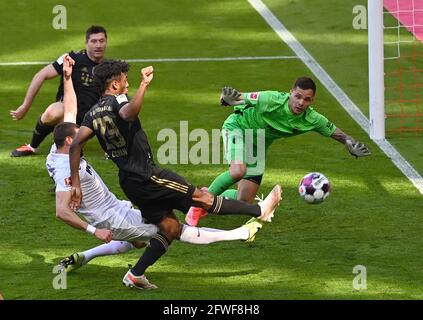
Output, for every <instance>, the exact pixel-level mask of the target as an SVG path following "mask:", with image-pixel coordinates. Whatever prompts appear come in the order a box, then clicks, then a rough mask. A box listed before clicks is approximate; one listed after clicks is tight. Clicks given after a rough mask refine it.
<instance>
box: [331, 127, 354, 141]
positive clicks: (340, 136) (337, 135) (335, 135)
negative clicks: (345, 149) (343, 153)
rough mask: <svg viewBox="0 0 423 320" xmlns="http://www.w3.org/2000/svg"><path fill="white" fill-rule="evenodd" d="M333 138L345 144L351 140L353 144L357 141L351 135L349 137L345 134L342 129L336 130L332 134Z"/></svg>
mask: <svg viewBox="0 0 423 320" xmlns="http://www.w3.org/2000/svg"><path fill="white" fill-rule="evenodd" d="M331 138H332V139H334V140H336V141H338V142H340V143H342V144H345V143H346V142H347V140H351V141H352V142H355V139H354V138H353V137H351V136H349V135H347V134H346V133H345V132H343V131H342V130H341V129H339V128H336V130H335V132H334V133H332V135H331Z"/></svg>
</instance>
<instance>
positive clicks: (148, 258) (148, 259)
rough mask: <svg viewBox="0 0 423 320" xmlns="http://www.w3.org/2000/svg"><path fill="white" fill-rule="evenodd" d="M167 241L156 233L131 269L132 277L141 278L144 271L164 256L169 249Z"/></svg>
mask: <svg viewBox="0 0 423 320" xmlns="http://www.w3.org/2000/svg"><path fill="white" fill-rule="evenodd" d="M169 244H170V242H169V240H167V238H166V237H165V236H164V235H163V234H161V233H160V232H159V233H157V234H156V235H155V236H153V238H151V240H150V244H149V245H148V246H147V248H146V249H145V251H144V254H143V255H142V256H141V257H140V259H139V260H138V262H137V264H136V265H135V266H134V267H133V268H132V269H131V272H132V274H133V275H134V276H141V275H143V274H144V272H145V270H146V269H147V268H148V267H149V266H151V265H152V264H154V263H155V262H156V261H157V260H158V259H159V258H160V257H161V256H162V255H164V254H165V252H166V251H167V248H168V247H169Z"/></svg>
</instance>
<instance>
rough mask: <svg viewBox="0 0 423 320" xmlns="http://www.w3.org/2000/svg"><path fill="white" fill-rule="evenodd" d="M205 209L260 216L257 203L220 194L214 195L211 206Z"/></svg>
mask: <svg viewBox="0 0 423 320" xmlns="http://www.w3.org/2000/svg"><path fill="white" fill-rule="evenodd" d="M207 211H208V212H211V213H215V214H242V215H248V216H253V217H260V216H261V208H260V206H259V205H258V204H249V203H247V202H244V201H238V200H232V199H225V198H224V197H222V196H215V197H214V201H213V204H212V206H211V207H210V209H209V210H207Z"/></svg>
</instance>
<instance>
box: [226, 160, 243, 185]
mask: <svg viewBox="0 0 423 320" xmlns="http://www.w3.org/2000/svg"><path fill="white" fill-rule="evenodd" d="M229 173H230V175H231V177H232V179H234V180H236V181H239V180H241V179H242V178H244V176H245V174H246V173H247V166H246V165H245V164H243V163H239V164H234V163H231V166H230V167H229Z"/></svg>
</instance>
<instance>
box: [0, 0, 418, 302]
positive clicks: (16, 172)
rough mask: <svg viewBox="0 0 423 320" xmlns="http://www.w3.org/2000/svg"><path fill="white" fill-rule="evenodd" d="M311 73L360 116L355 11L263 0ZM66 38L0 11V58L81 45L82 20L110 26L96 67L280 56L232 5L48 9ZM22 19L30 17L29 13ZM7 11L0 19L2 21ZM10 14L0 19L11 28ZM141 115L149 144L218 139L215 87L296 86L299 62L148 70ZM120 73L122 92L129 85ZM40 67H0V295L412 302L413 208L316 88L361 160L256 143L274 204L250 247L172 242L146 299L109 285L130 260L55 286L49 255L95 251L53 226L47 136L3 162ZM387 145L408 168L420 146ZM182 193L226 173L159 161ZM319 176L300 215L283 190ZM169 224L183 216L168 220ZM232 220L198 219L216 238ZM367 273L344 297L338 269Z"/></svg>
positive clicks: (22, 133)
mask: <svg viewBox="0 0 423 320" xmlns="http://www.w3.org/2000/svg"><path fill="white" fill-rule="evenodd" d="M265 3H266V4H267V5H268V6H269V8H270V9H271V10H272V11H273V12H274V13H275V14H276V15H277V16H278V18H279V19H281V21H282V22H283V23H284V24H285V25H286V26H287V28H288V29H289V30H290V31H291V32H292V33H293V34H294V35H295V36H296V37H297V39H298V40H299V41H300V42H301V43H302V44H303V45H304V46H305V47H306V49H307V50H309V52H310V53H311V54H312V55H313V56H314V57H315V58H316V60H317V61H318V62H319V63H321V65H322V66H323V68H325V70H327V72H328V73H329V74H330V75H331V76H332V77H333V79H334V80H335V81H336V82H337V83H338V84H339V85H340V86H341V87H342V88H343V89H344V90H345V91H346V93H347V94H348V95H349V96H350V97H351V98H352V100H353V101H354V102H355V103H356V104H357V105H358V106H359V107H360V108H361V110H363V112H364V113H365V114H367V109H368V89H367V69H366V68H367V30H354V29H353V28H352V20H353V14H352V8H353V6H354V5H357V4H360V3H361V4H365V1H363V0H360V1H351V0H349V1H336V0H330V1H329V0H328V1H324V2H319V5H316V2H315V1H311V0H289V1H288V0H265ZM62 4H63V5H64V6H66V7H67V9H68V10H67V29H66V30H55V29H53V27H52V24H51V22H52V20H53V18H54V14H52V8H53V7H54V6H55V5H56V2H54V1H50V0H43V1H29V0H23V1H19V2H15V1H2V2H0V15H1V16H2V17H3V19H0V30H2V36H1V37H0V44H1V48H2V50H1V52H0V62H12V61H54V59H56V58H57V57H58V56H59V55H61V54H62V53H64V52H67V51H69V50H72V49H74V50H77V49H80V48H83V47H84V31H85V30H86V28H87V27H88V26H90V25H91V24H101V25H104V26H105V27H106V28H107V30H108V32H109V47H108V51H107V56H108V57H113V58H121V59H141V58H143V59H154V58H185V57H235V56H276V55H280V56H284V55H286V56H291V55H293V53H292V52H291V51H290V49H289V48H288V47H287V46H286V45H285V44H283V43H282V42H281V40H280V39H279V38H278V37H277V36H276V34H275V33H274V32H273V31H272V30H271V29H270V28H269V27H268V26H267V24H266V23H265V22H264V21H263V20H262V18H261V17H260V16H259V15H258V14H257V12H256V11H255V10H254V9H253V8H252V7H251V6H250V5H249V4H248V2H247V1H241V0H231V1H223V0H222V1H220V0H219V1H192V0H191V1H189V0H182V1H178V2H177V4H176V2H173V1H144V0H143V1H138V0H125V1H123V3H122V4H119V5H118V6H114V7H111V6H108V5H105V2H102V1H97V0H95V1H89V2H86V1H70V0H65V1H63V2H62ZM35 16H36V17H37V19H35V18H34V17H35ZM6 17H9V18H7V19H6ZM10 19H11V20H10ZM152 64H153V65H154V67H155V78H154V80H153V83H152V85H151V86H150V88H149V91H148V92H147V95H146V99H145V104H144V106H143V111H142V113H141V119H142V123H143V126H144V128H145V129H146V132H147V134H148V135H149V139H150V142H151V145H152V147H153V150H155V151H157V149H158V147H159V146H160V144H161V143H160V142H158V141H157V139H156V137H157V133H158V132H159V131H160V129H163V128H172V129H174V130H176V132H178V131H179V121H183V120H184V121H189V127H190V129H191V130H192V129H195V128H204V129H206V130H207V131H208V132H211V130H212V129H219V128H220V126H221V124H222V122H223V120H224V119H225V118H226V117H227V116H228V115H229V114H230V110H229V109H226V108H224V107H221V106H219V104H218V98H219V92H220V88H221V87H223V86H225V85H230V86H234V87H236V88H239V89H241V90H244V91H253V90H265V89H275V90H288V89H289V88H290V86H291V84H292V82H293V81H294V80H295V78H296V77H298V76H301V75H311V74H310V71H309V70H308V69H306V67H305V66H304V65H303V64H302V63H301V61H300V60H299V59H286V60H267V61H263V60H262V61H215V62H155V63H152ZM146 65H147V63H133V64H132V69H131V71H130V73H129V81H130V85H131V87H130V94H133V93H134V90H135V87H136V86H137V85H138V81H139V69H140V68H141V67H142V66H146ZM40 67H41V66H0V79H1V84H0V101H1V102H0V110H1V116H0V293H2V294H3V295H4V297H5V298H6V299H190V300H193V299H275V300H276V299H422V298H423V289H422V288H423V280H422V279H423V271H422V270H423V268H422V265H423V254H422V248H423V237H422V234H423V216H422V213H423V200H422V195H421V194H420V193H419V192H418V191H417V190H416V189H415V188H414V187H413V185H412V184H411V183H410V182H409V181H408V180H407V179H406V178H405V177H404V176H403V175H402V174H401V173H400V172H399V170H398V169H397V168H396V167H395V166H394V165H393V164H392V162H391V161H390V159H388V158H387V157H386V156H385V155H384V154H383V153H382V152H381V151H380V150H379V149H378V147H377V146H376V145H375V144H373V143H372V142H371V141H370V139H369V138H368V137H367V135H366V134H365V132H363V131H362V130H361V129H360V127H359V126H358V125H357V124H356V123H355V122H354V121H353V120H352V119H351V118H350V117H349V116H348V114H347V113H346V112H345V111H344V110H343V109H342V108H341V106H340V105H338V103H337V102H336V101H335V99H334V98H333V97H332V96H331V95H330V93H329V92H327V91H326V90H325V89H324V87H323V86H322V85H321V84H320V83H319V82H318V79H316V80H317V82H318V91H317V101H316V104H315V105H316V109H317V110H318V111H320V112H322V113H323V114H325V115H326V116H327V117H328V118H329V119H331V120H332V121H333V122H334V123H335V124H336V125H337V126H339V127H340V128H342V129H343V130H344V131H346V132H347V133H350V134H351V135H352V136H354V137H356V138H357V139H359V140H361V141H363V142H365V143H366V144H368V145H369V147H370V149H371V150H372V152H373V154H372V156H371V157H367V158H363V159H357V160H356V159H355V158H353V157H351V156H350V155H349V154H348V153H347V152H346V150H344V148H343V146H342V145H340V144H339V143H337V142H335V141H333V140H332V139H326V138H323V137H320V136H319V135H317V134H314V133H309V134H306V135H302V136H298V137H295V138H291V139H287V140H282V141H278V142H277V143H275V144H274V145H273V146H272V147H271V152H270V157H269V161H268V163H267V170H266V174H265V176H264V180H263V184H262V187H261V190H260V192H263V193H267V192H268V191H269V190H270V189H271V187H272V186H273V185H274V184H275V183H281V184H282V186H283V188H284V200H283V202H282V203H281V206H280V207H279V208H278V210H277V212H276V216H275V218H274V221H273V222H272V223H271V224H268V225H265V227H264V228H263V230H262V231H261V232H260V233H259V234H258V236H257V240H256V242H255V243H254V245H253V246H252V247H248V246H246V245H245V244H243V243H241V242H226V243H217V244H212V245H208V246H194V245H187V244H183V243H178V242H175V243H173V244H172V246H171V248H170V250H169V251H168V252H167V253H166V255H165V256H163V257H162V258H161V259H160V260H159V261H158V262H157V263H156V264H155V265H154V266H152V267H151V268H150V269H149V270H148V273H147V275H148V277H149V278H150V280H151V281H152V282H153V283H155V284H157V285H158V286H159V290H153V291H146V292H143V291H137V290H130V289H128V288H125V287H123V286H122V285H121V279H122V277H123V275H124V274H125V272H126V270H127V264H128V263H131V264H134V263H135V262H136V261H137V259H138V257H139V256H140V254H141V253H142V251H140V250H134V251H132V252H130V253H127V254H124V255H116V256H111V257H102V258H98V259H95V260H93V261H92V262H91V263H89V264H88V265H87V266H85V267H84V268H82V269H80V270H78V271H77V272H75V273H74V274H70V275H69V276H68V278H67V287H68V288H67V289H66V290H54V289H53V287H52V281H53V279H54V277H55V274H53V273H52V270H53V267H54V266H55V264H57V262H58V261H59V260H60V259H61V258H62V257H64V256H66V255H68V254H70V253H72V252H75V251H82V250H84V249H87V248H89V247H92V246H95V245H97V244H99V242H98V241H96V239H94V238H93V237H92V236H90V235H88V234H85V233H83V232H80V231H77V230H74V229H72V228H70V227H68V226H67V225H65V224H64V223H62V222H61V221H59V220H57V219H56V218H55V203H54V193H52V192H49V190H50V189H51V188H52V182H51V180H50V178H49V177H48V175H47V172H46V170H45V165H44V162H45V156H46V155H47V153H48V150H49V148H50V145H51V141H52V140H51V136H50V137H48V138H47V139H46V141H45V142H44V143H43V144H42V145H41V147H40V149H39V155H37V156H34V157H29V158H19V159H16V158H10V157H9V153H10V151H11V150H13V149H14V148H16V147H17V146H18V145H20V144H22V143H25V142H26V143H29V142H30V137H31V132H32V129H33V127H34V125H35V122H36V119H37V117H38V115H39V114H41V112H42V111H43V110H44V108H45V106H46V105H47V104H48V103H50V102H52V101H53V99H54V96H55V92H56V88H57V81H56V80H53V81H47V82H46V83H45V85H44V86H43V88H42V89H41V91H40V93H39V94H38V96H37V98H36V100H35V102H34V104H33V106H32V109H31V110H30V112H29V113H28V114H27V116H26V118H25V119H23V120H21V121H19V122H14V121H12V120H11V118H10V117H9V110H10V109H14V108H16V107H17V106H19V105H20V104H21V101H22V99H23V97H24V94H25V91H26V89H27V86H28V84H29V82H30V81H31V79H32V76H33V75H34V73H35V72H36V71H37V70H39V68H40ZM389 138H390V141H391V142H393V143H394V144H395V146H396V147H398V149H399V151H400V152H402V153H403V154H404V156H405V157H406V158H407V159H408V160H409V161H410V162H411V163H412V164H413V165H414V166H415V168H416V169H417V170H419V172H420V173H423V162H422V161H421V158H422V152H423V151H422V150H423V148H422V142H421V137H416V136H411V135H410V136H408V137H406V136H395V135H392V136H390V137H389ZM86 157H87V159H88V160H89V161H90V162H91V163H92V164H93V165H94V167H95V168H96V170H97V171H98V172H99V174H100V175H101V176H102V178H103V179H104V180H105V182H106V184H107V185H108V186H109V188H110V189H111V191H112V192H114V193H115V194H116V195H118V197H121V198H124V195H123V192H122V191H121V190H120V188H119V185H118V181H117V169H116V167H115V166H114V165H113V163H111V162H110V161H106V160H104V159H103V153H102V152H101V150H100V148H99V145H98V142H97V141H96V140H95V139H93V140H92V141H91V142H90V143H89V144H88V146H87V149H86ZM167 167H168V168H170V169H172V170H174V171H176V172H178V173H180V174H181V175H183V176H185V177H186V178H187V179H188V180H189V181H191V182H192V183H194V184H196V185H199V186H203V185H208V184H209V183H210V182H211V181H212V179H213V178H214V177H215V176H216V175H217V174H219V173H220V172H221V171H222V170H225V168H226V166H225V165H223V164H222V165H211V164H210V165H196V166H195V167H194V166H192V165H169V166H167ZM311 171H320V172H323V173H324V174H325V175H326V176H327V177H328V178H329V179H330V181H331V184H332V187H333V193H332V194H331V196H330V197H329V198H328V200H327V201H326V202H325V203H323V204H321V205H308V204H306V203H305V202H303V201H302V200H301V199H300V198H299V196H298V193H297V185H298V182H299V181H300V179H301V177H302V176H303V175H305V174H306V173H308V172H311ZM178 216H179V217H180V218H181V219H183V215H182V214H181V213H178ZM246 220H247V217H241V216H226V217H209V218H207V219H205V220H204V222H202V225H207V226H210V227H216V228H223V229H230V228H234V227H237V226H239V225H241V224H243V223H244V222H245V221H246ZM356 265H364V266H365V267H366V269H367V289H366V290H355V289H354V288H353V285H352V284H353V279H354V277H355V274H353V268H354V266H356Z"/></svg>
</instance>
